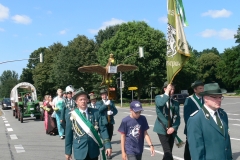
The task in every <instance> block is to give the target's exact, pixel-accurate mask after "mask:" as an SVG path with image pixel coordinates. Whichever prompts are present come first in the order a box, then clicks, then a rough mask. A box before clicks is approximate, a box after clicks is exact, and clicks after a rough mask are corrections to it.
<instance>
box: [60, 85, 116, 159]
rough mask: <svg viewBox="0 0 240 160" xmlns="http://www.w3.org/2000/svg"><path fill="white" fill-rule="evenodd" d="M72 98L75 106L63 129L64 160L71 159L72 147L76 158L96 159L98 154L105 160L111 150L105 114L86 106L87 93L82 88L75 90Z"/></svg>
mask: <svg viewBox="0 0 240 160" xmlns="http://www.w3.org/2000/svg"><path fill="white" fill-rule="evenodd" d="M73 99H74V100H75V102H76V104H77V108H76V109H74V110H73V111H71V117H70V119H67V120H66V121H69V122H67V123H66V131H65V157H66V160H70V159H71V155H72V148H73V152H74V158H75V159H76V160H98V156H99V155H100V156H101V158H102V159H103V160H105V159H106V155H107V156H109V155H111V152H112V149H111V143H110V140H109V136H108V133H107V129H106V124H105V123H104V122H106V120H104V119H105V116H101V114H100V113H99V111H98V110H97V109H94V108H88V107H87V101H88V99H87V93H86V92H85V91H84V90H78V91H76V92H75V95H74V96H73ZM99 134H100V135H99ZM100 137H101V138H102V139H101V138H100ZM102 143H103V144H102ZM104 148H105V150H106V151H105V152H104Z"/></svg>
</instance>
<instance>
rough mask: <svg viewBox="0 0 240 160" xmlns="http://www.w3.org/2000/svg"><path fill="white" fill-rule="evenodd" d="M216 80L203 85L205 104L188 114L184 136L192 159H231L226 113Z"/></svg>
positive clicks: (221, 90)
mask: <svg viewBox="0 0 240 160" xmlns="http://www.w3.org/2000/svg"><path fill="white" fill-rule="evenodd" d="M223 93H226V90H224V89H220V87H219V85H218V83H209V84H205V85H204V91H203V92H201V93H200V96H203V99H204V106H202V108H201V109H200V110H197V111H196V112H194V113H193V114H191V116H190V118H189V119H188V122H187V139H188V143H189V150H190V154H191V158H192V160H210V159H212V160H231V159H232V149H231V141H230V136H229V133H228V129H229V126H228V116H227V114H226V112H225V111H224V110H223V109H221V102H222V99H223V96H222V94H223Z"/></svg>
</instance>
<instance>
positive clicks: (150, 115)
mask: <svg viewBox="0 0 240 160" xmlns="http://www.w3.org/2000/svg"><path fill="white" fill-rule="evenodd" d="M123 113H127V114H129V112H123ZM141 115H143V116H153V115H149V114H142V113H141Z"/></svg>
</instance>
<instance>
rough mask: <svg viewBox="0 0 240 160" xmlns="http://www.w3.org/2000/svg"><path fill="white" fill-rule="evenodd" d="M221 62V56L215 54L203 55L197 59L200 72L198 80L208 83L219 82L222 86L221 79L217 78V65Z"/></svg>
mask: <svg viewBox="0 0 240 160" xmlns="http://www.w3.org/2000/svg"><path fill="white" fill-rule="evenodd" d="M220 60H221V58H220V56H219V55H216V54H215V53H208V54H207V53H205V54H202V55H201V57H199V58H198V59H197V65H198V68H199V70H200V72H199V74H198V79H201V80H203V81H205V82H206V83H210V82H218V83H220V84H221V79H219V78H218V77H217V76H216V73H217V64H218V62H219V61H220Z"/></svg>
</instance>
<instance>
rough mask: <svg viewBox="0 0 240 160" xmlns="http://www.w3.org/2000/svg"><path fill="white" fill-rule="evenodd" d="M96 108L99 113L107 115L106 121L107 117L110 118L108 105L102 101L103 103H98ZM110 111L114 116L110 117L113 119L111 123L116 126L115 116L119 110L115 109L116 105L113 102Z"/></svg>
mask: <svg viewBox="0 0 240 160" xmlns="http://www.w3.org/2000/svg"><path fill="white" fill-rule="evenodd" d="M96 108H97V109H98V110H99V112H100V113H101V114H103V115H105V116H106V119H107V116H108V115H107V111H108V106H106V105H105V104H104V103H103V101H102V100H101V101H98V102H97V103H96ZM110 110H111V111H112V112H113V114H112V115H110V118H111V120H110V123H111V124H115V121H114V116H115V115H116V114H117V113H118V110H117V108H116V107H115V104H114V103H113V102H112V101H110Z"/></svg>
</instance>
